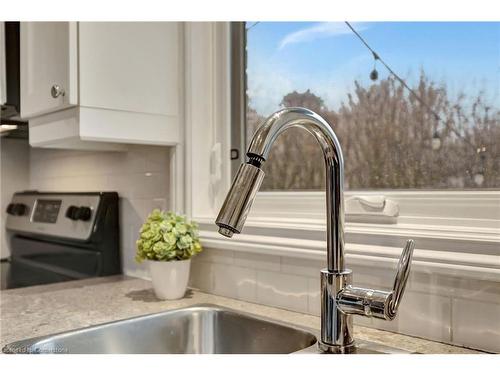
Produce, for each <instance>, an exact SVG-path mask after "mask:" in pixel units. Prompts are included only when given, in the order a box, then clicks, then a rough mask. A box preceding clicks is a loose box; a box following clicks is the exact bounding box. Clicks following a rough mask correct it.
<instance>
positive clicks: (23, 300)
mask: <svg viewBox="0 0 500 375" xmlns="http://www.w3.org/2000/svg"><path fill="white" fill-rule="evenodd" d="M200 303H209V304H215V305H219V306H224V307H227V308H231V309H235V310H240V311H245V312H247V313H251V314H255V315H260V316H263V317H267V318H270V319H274V320H280V321H283V322H287V323H292V324H295V325H300V326H303V327H306V328H312V329H316V330H319V324H320V322H319V317H317V316H312V315H307V314H301V313H296V312H292V311H287V310H282V309H278V308H274V307H268V306H263V305H257V304H254V303H249V302H244V301H238V300H234V299H231V298H225V297H220V296H215V295H212V294H207V293H202V292H199V291H197V290H190V291H188V293H187V295H186V297H184V298H183V299H181V300H176V301H160V300H158V299H157V298H156V297H155V295H154V292H153V290H152V285H151V282H150V281H148V280H142V279H136V278H131V277H126V276H111V277H102V278H95V279H87V280H80V281H70V282H65V283H58V284H51V285H40V286H34V287H28V288H20V289H10V290H2V291H1V292H0V345H1V347H3V346H4V345H6V344H8V343H10V342H13V341H17V340H22V339H26V338H31V337H36V336H43V335H49V334H53V333H57V332H63V331H67V330H72V329H76V328H82V327H87V326H90V325H95V324H100V323H105V322H110V321H114V320H118V319H126V318H130V317H134V316H139V315H145V314H151V313H156V312H161V311H166V310H171V309H176V308H180V307H186V306H191V305H195V304H200ZM354 332H355V337H356V338H358V339H363V340H367V341H372V342H375V343H379V344H383V345H388V346H392V347H394V348H398V349H403V350H408V351H411V352H418V353H460V354H466V353H479V352H477V351H474V350H470V349H466V348H462V347H457V346H452V345H447V344H442V343H438V342H434V341H429V340H424V339H419V338H415V337H411V336H405V335H400V334H395V333H391V332H386V331H381V330H377V329H373V328H365V327H360V326H355V329H354Z"/></svg>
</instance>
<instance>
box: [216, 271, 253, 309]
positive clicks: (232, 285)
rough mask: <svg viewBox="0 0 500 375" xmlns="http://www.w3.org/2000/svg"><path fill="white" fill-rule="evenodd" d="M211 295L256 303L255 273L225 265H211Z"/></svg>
mask: <svg viewBox="0 0 500 375" xmlns="http://www.w3.org/2000/svg"><path fill="white" fill-rule="evenodd" d="M212 272H213V293H214V294H217V295H220V296H224V297H231V298H236V299H241V300H244V301H250V302H255V301H256V271H255V270H253V269H250V268H243V267H237V266H234V265H226V264H212Z"/></svg>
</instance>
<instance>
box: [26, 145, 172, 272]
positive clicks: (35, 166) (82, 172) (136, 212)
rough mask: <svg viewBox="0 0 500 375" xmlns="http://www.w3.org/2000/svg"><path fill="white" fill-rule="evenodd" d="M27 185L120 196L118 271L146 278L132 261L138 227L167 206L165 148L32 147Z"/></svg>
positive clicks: (167, 152) (142, 267) (142, 266)
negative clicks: (70, 148)
mask: <svg viewBox="0 0 500 375" xmlns="http://www.w3.org/2000/svg"><path fill="white" fill-rule="evenodd" d="M29 170H30V178H29V180H30V188H31V189H38V190H48V191H50V190H52V191H103V190H104V191H116V192H118V194H119V196H120V231H121V233H120V248H121V256H122V265H123V271H124V272H125V273H126V274H129V275H133V276H138V277H146V276H147V275H148V268H147V265H146V264H145V263H143V264H137V263H136V262H135V260H134V256H135V241H136V239H137V234H138V231H139V228H140V227H141V225H142V223H143V222H144V220H145V218H146V216H147V215H148V214H149V212H151V211H152V210H153V209H154V208H160V209H168V208H169V207H168V202H169V200H168V197H169V195H168V186H169V180H168V179H169V177H168V176H169V150H168V148H167V147H160V146H142V145H131V146H129V149H128V151H126V152H105V151H101V152H95V151H92V152H90V151H88V152H86V151H71V150H54V149H42V148H32V149H31V156H30V168H29Z"/></svg>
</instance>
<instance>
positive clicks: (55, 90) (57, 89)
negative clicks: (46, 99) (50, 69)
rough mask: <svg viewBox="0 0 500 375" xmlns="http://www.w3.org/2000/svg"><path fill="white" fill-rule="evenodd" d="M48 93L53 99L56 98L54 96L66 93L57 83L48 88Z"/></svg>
mask: <svg viewBox="0 0 500 375" xmlns="http://www.w3.org/2000/svg"><path fill="white" fill-rule="evenodd" d="M50 94H51V95H52V97H53V98H54V99H56V98H58V97H60V96H64V94H66V93H65V92H64V89H63V88H62V87H61V86H59V85H54V86H52V88H51V89H50Z"/></svg>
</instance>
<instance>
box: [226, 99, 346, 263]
mask: <svg viewBox="0 0 500 375" xmlns="http://www.w3.org/2000/svg"><path fill="white" fill-rule="evenodd" d="M291 127H300V128H303V129H305V130H307V131H308V132H309V133H311V134H312V135H313V136H314V137H315V138H316V140H317V141H318V144H319V145H320V147H321V149H322V150H323V156H324V160H325V168H326V207H327V217H326V221H327V228H328V229H327V267H328V270H329V271H332V272H342V271H344V269H345V261H344V258H345V256H344V199H343V194H344V159H343V156H342V149H341V147H340V143H339V141H338V139H337V136H336V135H335V133H334V131H333V129H332V127H331V126H330V125H329V124H328V123H327V122H326V121H325V120H324V119H323V118H322V117H320V116H319V115H317V114H316V113H314V112H313V111H310V110H308V109H306V108H299V107H292V108H285V109H282V110H280V111H278V112H276V113H274V114H273V115H271V116H270V117H268V118H267V120H266V121H265V122H264V123H263V124H262V125H261V126H259V128H258V129H257V131H256V132H255V134H254V136H253V138H252V141H251V142H250V146H249V147H248V152H247V156H248V158H249V161H248V162H247V163H246V164H243V165H242V167H240V170H239V171H238V173H237V175H236V177H235V180H234V182H233V185H232V188H231V191H230V192H229V194H228V196H227V198H226V201H225V203H224V205H223V206H222V209H221V211H220V213H219V216H218V218H217V220H216V223H217V225H219V227H220V228H221V230H222V232H223V233H222V234H224V235H226V236H228V232H227V230H228V227H231V223H233V224H235V223H239V224H241V225H238V226H233V229H235V230H234V231H233V232H234V233H239V232H240V230H241V227H242V226H243V223H242V220H236V216H237V217H238V218H239V219H241V218H243V221H244V218H246V215H247V214H248V211H249V209H250V206H251V203H252V201H253V198H254V196H255V193H256V192H257V190H258V187H259V186H260V183H261V182H262V178H263V176H264V174H263V172H262V170H261V169H260V166H261V164H262V163H264V162H265V161H266V160H267V158H268V156H269V152H270V150H271V147H272V145H273V143H274V141H275V140H276V139H277V138H278V136H279V135H280V134H281V133H283V132H284V131H286V130H287V129H289V128H291ZM248 165H250V166H251V167H253V168H250V167H247V166H248ZM254 168H255V169H258V170H259V171H260V172H261V173H259V172H257V171H254ZM255 184H258V185H259V186H257V189H255V188H254V187H255ZM244 190H245V192H244V194H242V192H243V191H244ZM235 196H237V197H239V198H235ZM230 218H233V220H232V221H231V220H229V219H230ZM228 220H229V221H228ZM219 232H220V231H219ZM225 233H226V234H225Z"/></svg>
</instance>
